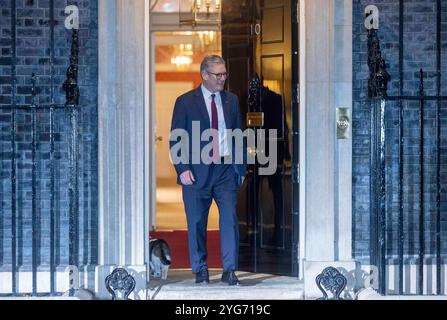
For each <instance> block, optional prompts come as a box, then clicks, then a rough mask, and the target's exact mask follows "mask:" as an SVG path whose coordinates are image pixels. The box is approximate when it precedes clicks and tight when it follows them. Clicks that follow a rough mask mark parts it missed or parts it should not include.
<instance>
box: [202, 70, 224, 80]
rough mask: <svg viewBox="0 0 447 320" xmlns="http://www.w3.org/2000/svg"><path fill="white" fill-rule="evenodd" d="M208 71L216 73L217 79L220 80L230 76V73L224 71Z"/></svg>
mask: <svg viewBox="0 0 447 320" xmlns="http://www.w3.org/2000/svg"><path fill="white" fill-rule="evenodd" d="M207 73H209V74H213V75H215V76H216V79H217V80H220V79H222V78H223V77H225V79H226V78H227V77H228V73H226V72H223V73H213V72H209V71H207Z"/></svg>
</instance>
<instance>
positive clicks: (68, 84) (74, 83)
mask: <svg viewBox="0 0 447 320" xmlns="http://www.w3.org/2000/svg"><path fill="white" fill-rule="evenodd" d="M78 59H79V30H78V29H73V33H72V43H71V53H70V65H69V66H68V69H67V79H66V80H65V82H64V85H63V89H64V90H65V97H66V105H67V106H72V107H74V106H77V105H79V88H78Z"/></svg>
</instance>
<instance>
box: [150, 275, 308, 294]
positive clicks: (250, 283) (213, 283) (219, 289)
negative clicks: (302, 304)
mask: <svg viewBox="0 0 447 320" xmlns="http://www.w3.org/2000/svg"><path fill="white" fill-rule="evenodd" d="M221 274H222V271H221V270H210V283H209V284H199V285H197V284H195V276H194V274H192V273H191V271H189V270H173V271H171V272H170V274H169V277H168V280H166V281H160V280H151V281H150V282H149V290H148V299H150V300H302V299H303V297H304V284H303V282H302V281H301V280H299V279H297V278H293V277H285V276H277V275H271V274H260V273H249V272H236V274H237V276H238V278H239V280H240V281H241V285H240V286H229V285H227V284H225V283H222V282H220V277H221Z"/></svg>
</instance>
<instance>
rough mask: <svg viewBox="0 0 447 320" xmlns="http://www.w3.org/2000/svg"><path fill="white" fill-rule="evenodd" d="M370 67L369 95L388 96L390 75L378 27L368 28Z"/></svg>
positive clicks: (372, 96) (371, 96)
mask: <svg viewBox="0 0 447 320" xmlns="http://www.w3.org/2000/svg"><path fill="white" fill-rule="evenodd" d="M368 67H369V80H368V97H370V98H375V97H384V96H386V95H387V90H388V81H389V80H390V75H389V74H388V72H387V70H386V65H385V60H384V59H383V58H382V52H381V51H380V41H379V37H378V36H377V30H376V29H370V30H368Z"/></svg>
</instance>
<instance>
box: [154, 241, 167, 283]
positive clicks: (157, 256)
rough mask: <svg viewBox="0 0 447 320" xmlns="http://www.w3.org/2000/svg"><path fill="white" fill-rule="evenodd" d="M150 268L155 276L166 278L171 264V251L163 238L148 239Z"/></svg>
mask: <svg viewBox="0 0 447 320" xmlns="http://www.w3.org/2000/svg"><path fill="white" fill-rule="evenodd" d="M149 256H150V268H151V272H152V273H153V275H154V277H155V278H161V279H163V280H166V279H167V278H168V270H169V266H170V265H171V252H170V250H169V246H168V243H167V242H166V241H165V240H163V239H150V240H149Z"/></svg>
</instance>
